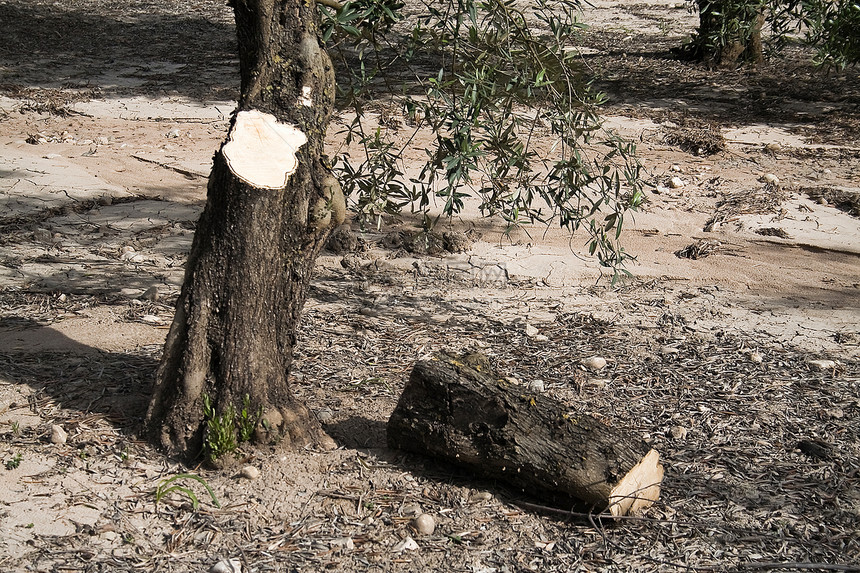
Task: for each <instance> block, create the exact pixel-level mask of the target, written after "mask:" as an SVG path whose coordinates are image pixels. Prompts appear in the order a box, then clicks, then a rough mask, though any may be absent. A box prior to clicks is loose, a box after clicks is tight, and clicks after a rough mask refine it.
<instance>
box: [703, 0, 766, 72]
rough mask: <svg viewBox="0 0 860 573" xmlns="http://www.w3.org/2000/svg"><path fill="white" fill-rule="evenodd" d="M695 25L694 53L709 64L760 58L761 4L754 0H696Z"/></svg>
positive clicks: (727, 64) (732, 63)
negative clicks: (697, 11) (697, 16)
mask: <svg viewBox="0 0 860 573" xmlns="http://www.w3.org/2000/svg"><path fill="white" fill-rule="evenodd" d="M697 4H698V7H699V29H698V30H697V34H696V37H695V39H694V41H693V44H694V53H695V55H696V56H697V57H698V58H699V59H700V60H702V61H703V62H705V64H707V65H708V66H711V67H720V68H733V67H736V66H737V65H738V63H739V62H740V61H744V62H748V63H751V64H760V63H762V61H764V50H763V46H762V39H761V31H762V27H763V26H764V22H765V14H764V5H763V3H762V2H760V1H756V0H752V1H750V0H697Z"/></svg>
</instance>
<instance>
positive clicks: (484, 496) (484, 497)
mask: <svg viewBox="0 0 860 573" xmlns="http://www.w3.org/2000/svg"><path fill="white" fill-rule="evenodd" d="M470 499H471V500H472V501H490V500H491V499H493V494H491V493H490V492H488V491H476V492H475V493H473V494H472V495H471V496H470Z"/></svg>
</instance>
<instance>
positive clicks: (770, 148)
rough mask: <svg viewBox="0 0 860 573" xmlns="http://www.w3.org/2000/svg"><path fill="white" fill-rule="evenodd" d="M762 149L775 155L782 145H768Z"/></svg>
mask: <svg viewBox="0 0 860 573" xmlns="http://www.w3.org/2000/svg"><path fill="white" fill-rule="evenodd" d="M764 148H765V149H766V150H768V151H770V152H771V153H776V152H777V151H780V150H782V145H780V144H779V143H768V144H767V145H765V146H764Z"/></svg>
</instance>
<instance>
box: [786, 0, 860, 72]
mask: <svg viewBox="0 0 860 573" xmlns="http://www.w3.org/2000/svg"><path fill="white" fill-rule="evenodd" d="M798 3H799V4H800V7H801V8H800V10H799V17H800V19H801V20H802V22H803V24H804V25H805V26H806V29H807V40H808V41H809V42H810V43H811V44H812V45H814V46H816V47H817V48H818V53H817V54H816V57H815V63H817V64H819V65H824V66H832V67H837V68H844V67H846V66H848V65H850V64H856V63H857V62H860V3H858V2H857V0H837V1H835V2H833V1H831V2H826V1H823V0H818V1H807V2H798V0H795V2H793V4H798ZM795 10H796V12H798V11H797V9H795Z"/></svg>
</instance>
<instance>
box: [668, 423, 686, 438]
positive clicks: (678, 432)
mask: <svg viewBox="0 0 860 573" xmlns="http://www.w3.org/2000/svg"><path fill="white" fill-rule="evenodd" d="M669 434H670V435H671V436H672V437H673V438H675V439H676V440H683V439H684V438H686V437H687V428H685V427H683V426H672V428H671V429H670V430H669Z"/></svg>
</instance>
